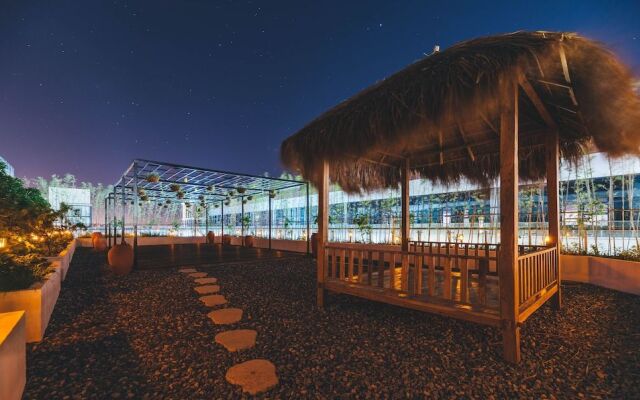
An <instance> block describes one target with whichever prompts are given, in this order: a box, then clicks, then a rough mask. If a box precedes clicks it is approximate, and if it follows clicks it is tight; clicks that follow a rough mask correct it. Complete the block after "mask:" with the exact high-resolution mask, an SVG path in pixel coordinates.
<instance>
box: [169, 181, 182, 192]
mask: <svg viewBox="0 0 640 400" xmlns="http://www.w3.org/2000/svg"><path fill="white" fill-rule="evenodd" d="M169 190H171V191H172V192H179V191H180V185H178V184H177V183H172V184H171V185H169Z"/></svg>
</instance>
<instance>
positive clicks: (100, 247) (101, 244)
mask: <svg viewBox="0 0 640 400" xmlns="http://www.w3.org/2000/svg"><path fill="white" fill-rule="evenodd" d="M92 243H93V250H94V251H105V250H106V249H107V239H105V238H103V237H97V238H95V239H93V240H92Z"/></svg>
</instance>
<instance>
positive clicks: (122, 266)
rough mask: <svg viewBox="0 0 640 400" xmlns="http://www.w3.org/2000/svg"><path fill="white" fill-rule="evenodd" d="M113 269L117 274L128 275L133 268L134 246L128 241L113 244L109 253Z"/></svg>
mask: <svg viewBox="0 0 640 400" xmlns="http://www.w3.org/2000/svg"><path fill="white" fill-rule="evenodd" d="M107 260H108V261H109V266H110V267H111V271H113V273H114V274H116V275H126V274H128V273H129V272H131V269H132V268H133V247H131V246H130V245H129V244H128V243H121V244H117V245H115V246H113V247H112V248H111V250H109V253H108V254H107Z"/></svg>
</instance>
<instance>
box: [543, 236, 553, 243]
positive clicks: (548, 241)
mask: <svg viewBox="0 0 640 400" xmlns="http://www.w3.org/2000/svg"><path fill="white" fill-rule="evenodd" d="M544 242H545V244H550V243H551V236H549V235H547V236H545V237H544Z"/></svg>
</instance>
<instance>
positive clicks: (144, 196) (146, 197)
mask: <svg viewBox="0 0 640 400" xmlns="http://www.w3.org/2000/svg"><path fill="white" fill-rule="evenodd" d="M140 200H142V201H149V196H147V195H146V194H145V195H143V196H140Z"/></svg>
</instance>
